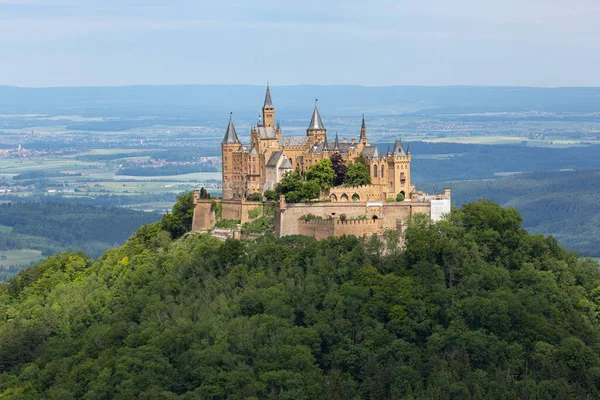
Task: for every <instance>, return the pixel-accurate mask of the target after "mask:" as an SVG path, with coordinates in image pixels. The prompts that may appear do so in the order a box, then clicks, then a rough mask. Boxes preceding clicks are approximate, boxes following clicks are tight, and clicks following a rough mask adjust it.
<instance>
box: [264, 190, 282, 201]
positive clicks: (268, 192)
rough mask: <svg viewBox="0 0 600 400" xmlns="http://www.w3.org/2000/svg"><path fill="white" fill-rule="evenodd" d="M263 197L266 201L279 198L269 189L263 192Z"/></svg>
mask: <svg viewBox="0 0 600 400" xmlns="http://www.w3.org/2000/svg"><path fill="white" fill-rule="evenodd" d="M263 196H265V198H266V199H267V200H277V199H278V198H279V196H278V195H277V192H276V191H274V190H271V189H268V190H265V192H264V193H263Z"/></svg>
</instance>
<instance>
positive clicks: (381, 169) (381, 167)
mask: <svg viewBox="0 0 600 400" xmlns="http://www.w3.org/2000/svg"><path fill="white" fill-rule="evenodd" d="M381 177H382V178H385V176H384V175H383V165H382V166H381Z"/></svg>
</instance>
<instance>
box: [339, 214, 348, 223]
mask: <svg viewBox="0 0 600 400" xmlns="http://www.w3.org/2000/svg"><path fill="white" fill-rule="evenodd" d="M347 219H348V217H347V216H346V214H340V221H342V222H343V221H345V220H347Z"/></svg>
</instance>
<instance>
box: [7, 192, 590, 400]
mask: <svg viewBox="0 0 600 400" xmlns="http://www.w3.org/2000/svg"><path fill="white" fill-rule="evenodd" d="M520 224H521V218H520V216H519V214H518V213H517V212H516V211H515V210H513V209H503V208H500V207H499V206H497V205H495V204H493V203H490V202H485V201H481V202H477V203H473V204H469V205H466V206H464V207H463V208H461V209H458V210H455V211H453V213H452V214H451V216H450V217H449V219H447V220H444V221H441V222H438V223H430V221H429V220H428V218H426V217H425V216H421V215H419V214H418V215H416V216H415V217H413V218H412V220H410V221H409V223H408V228H407V229H406V231H405V248H404V249H403V250H401V251H399V250H397V249H396V248H395V244H396V243H397V241H398V237H397V235H394V234H393V232H386V234H385V235H384V236H385V237H384V240H383V241H380V240H378V239H377V238H363V239H360V238H356V237H339V238H329V239H327V240H323V241H320V242H317V241H315V240H314V239H313V238H308V237H285V238H281V239H276V238H274V237H272V236H265V237H262V238H260V239H257V240H253V241H236V240H227V241H225V242H221V241H219V240H217V239H215V238H212V237H210V236H207V235H197V236H191V237H182V238H180V239H177V240H172V239H171V238H170V235H169V234H168V233H167V232H165V231H164V230H162V226H161V224H160V223H155V224H152V225H146V226H144V227H142V228H140V229H139V230H138V232H137V233H135V234H134V235H133V236H132V237H131V238H130V239H129V240H128V241H127V243H126V244H125V245H124V246H122V247H120V248H116V249H112V250H109V251H107V252H106V253H105V254H104V255H103V256H102V257H100V259H98V260H97V261H95V262H92V261H91V260H90V259H89V258H87V257H86V256H85V255H84V254H81V253H64V254H60V255H56V256H54V257H51V258H49V259H47V260H45V261H43V262H42V263H39V264H37V265H36V266H34V267H31V268H28V269H26V270H24V271H23V272H21V273H20V274H19V275H18V276H17V277H16V278H14V279H12V280H11V281H10V282H9V283H8V284H2V285H0V344H1V345H0V397H5V398H32V399H33V398H52V399H75V398H88V399H92V398H114V399H132V398H145V399H196V398H201V399H205V398H206V399H242V398H245V399H513V398H516V399H558V398H562V399H570V398H574V399H575V398H576V399H595V398H598V397H600V354H599V353H598V348H600V322H599V318H598V315H599V313H600V266H599V265H598V263H597V262H595V261H591V260H589V259H581V258H579V257H578V256H577V255H576V254H574V253H569V252H566V251H565V250H563V249H562V248H561V247H560V246H558V245H557V243H556V240H554V239H553V238H551V237H544V236H541V235H530V234H528V233H527V232H526V231H525V230H524V229H522V228H521V225H520Z"/></svg>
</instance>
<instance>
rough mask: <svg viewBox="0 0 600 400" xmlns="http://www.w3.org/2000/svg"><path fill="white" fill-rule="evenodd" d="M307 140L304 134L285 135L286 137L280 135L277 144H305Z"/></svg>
mask: <svg viewBox="0 0 600 400" xmlns="http://www.w3.org/2000/svg"><path fill="white" fill-rule="evenodd" d="M307 140H308V137H306V136H287V137H283V136H282V137H280V138H279V145H280V146H304V145H306V142H307Z"/></svg>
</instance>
